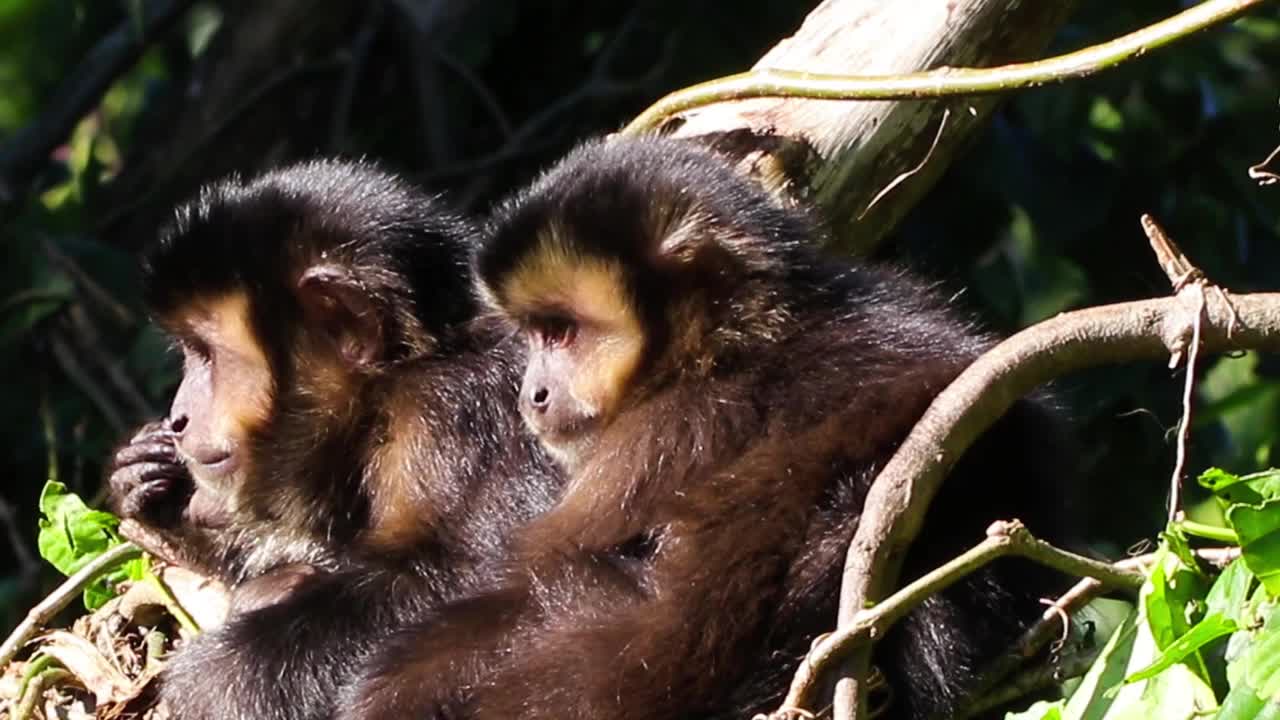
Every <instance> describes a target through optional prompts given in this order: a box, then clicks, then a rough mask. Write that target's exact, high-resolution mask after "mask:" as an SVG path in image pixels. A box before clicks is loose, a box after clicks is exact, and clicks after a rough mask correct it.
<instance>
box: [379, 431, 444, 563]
mask: <svg viewBox="0 0 1280 720" xmlns="http://www.w3.org/2000/svg"><path fill="white" fill-rule="evenodd" d="M397 410H400V412H397ZM389 411H390V413H391V417H392V420H391V426H390V427H388V428H387V435H388V437H387V438H386V440H385V441H384V442H383V443H382V445H381V446H380V447H379V448H378V449H377V450H376V451H374V453H373V456H372V457H371V458H370V462H369V467H368V468H367V469H366V471H365V476H366V478H367V479H368V480H370V481H371V483H373V486H372V487H371V488H370V490H371V492H370V497H371V499H372V501H373V504H372V506H371V507H370V508H369V515H370V517H369V530H368V532H367V534H366V535H365V542H366V543H367V544H368V545H369V546H370V547H373V548H375V549H377V548H385V549H386V550H388V551H391V550H401V549H404V548H406V547H410V546H412V545H415V544H416V542H417V540H418V539H419V538H420V537H421V536H422V534H423V532H424V531H426V530H430V529H431V528H433V527H434V526H435V524H436V518H434V517H431V516H430V514H429V512H430V510H431V509H432V508H434V507H435V503H436V499H435V498H428V497H422V496H421V495H422V493H423V490H424V488H429V487H431V486H432V485H433V482H432V481H433V478H439V477H444V473H447V472H450V469H449V468H445V467H430V466H427V467H424V465H423V462H422V461H423V460H424V459H433V460H434V459H436V458H437V455H436V454H435V453H433V452H431V449H430V447H428V445H429V444H430V443H432V442H433V438H432V437H431V433H430V432H429V426H428V425H427V424H426V423H425V422H424V420H423V418H422V416H421V414H420V413H421V409H420V408H416V409H415V408H396V407H392V408H389Z"/></svg>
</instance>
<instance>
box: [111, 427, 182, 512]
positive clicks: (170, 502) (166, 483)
mask: <svg viewBox="0 0 1280 720" xmlns="http://www.w3.org/2000/svg"><path fill="white" fill-rule="evenodd" d="M108 484H109V486H110V488H111V505H112V507H113V508H114V509H115V511H116V512H117V513H118V514H119V515H120V516H121V517H123V518H126V519H130V520H136V521H137V522H139V523H141V524H143V525H147V526H150V527H153V528H157V529H167V528H173V527H175V526H176V525H177V524H178V523H180V522H181V521H182V515H183V511H184V510H185V508H186V506H187V503H188V502H189V501H190V500H191V496H192V494H193V493H194V492H195V481H194V480H193V479H192V477H191V473H190V471H188V470H187V467H186V465H184V464H183V462H182V459H181V458H180V457H178V447H177V436H176V435H175V434H174V432H173V431H172V430H170V429H169V427H168V425H167V423H166V422H165V421H164V420H157V421H155V422H151V423H147V424H146V425H143V426H142V429H141V430H139V431H138V433H137V434H136V435H134V436H133V439H131V440H130V441H129V442H128V443H127V444H125V446H124V447H122V448H120V450H118V451H117V452H116V455H115V457H114V458H113V459H112V462H111V474H110V477H109V478H108Z"/></svg>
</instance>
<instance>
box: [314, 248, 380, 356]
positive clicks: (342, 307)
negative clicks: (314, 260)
mask: <svg viewBox="0 0 1280 720" xmlns="http://www.w3.org/2000/svg"><path fill="white" fill-rule="evenodd" d="M298 301H299V302H300V303H301V304H302V310H303V312H304V313H305V315H306V319H307V324H308V325H309V326H310V327H312V328H315V329H316V330H319V331H320V332H322V333H324V334H325V335H327V336H328V337H329V338H330V339H331V340H333V342H334V344H335V346H336V347H337V348H338V352H339V353H340V354H341V355H342V357H343V359H344V360H346V361H347V362H348V363H351V364H352V365H355V366H360V367H367V366H369V365H372V364H374V363H376V362H378V361H379V360H381V359H382V356H383V349H384V348H383V345H384V342H385V340H384V337H383V317H382V309H381V307H380V306H379V304H378V302H377V300H376V299H375V298H374V297H373V296H372V295H370V294H369V292H368V290H366V289H365V288H364V287H363V286H362V285H361V284H360V282H359V281H358V280H356V278H355V277H354V276H353V275H352V274H351V272H350V271H348V270H347V269H346V268H344V267H342V266H340V265H313V266H312V267H309V268H307V270H306V272H304V273H303V274H302V277H301V278H299V279H298Z"/></svg>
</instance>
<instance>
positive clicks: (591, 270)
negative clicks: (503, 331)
mask: <svg viewBox="0 0 1280 720" xmlns="http://www.w3.org/2000/svg"><path fill="white" fill-rule="evenodd" d="M563 232H564V231H563V230H562V229H558V228H555V227H552V228H549V229H548V230H547V231H546V232H545V233H544V235H543V239H542V242H540V243H539V245H538V251H537V252H535V253H531V254H530V255H528V256H526V257H524V258H522V259H521V260H520V263H519V265H517V267H516V269H515V270H514V271H513V272H512V274H511V276H510V277H508V278H506V279H504V280H503V282H502V284H501V286H500V287H499V288H497V289H496V290H495V291H493V292H492V293H490V294H491V295H493V296H496V297H499V298H501V301H500V302H501V304H502V306H503V307H504V308H506V310H507V312H508V313H509V314H510V315H511V316H513V317H521V318H530V317H538V316H542V315H547V314H554V313H557V312H566V311H569V310H571V311H572V313H573V317H574V321H575V322H576V323H577V324H578V325H580V326H583V327H584V328H587V329H588V330H589V331H590V333H591V337H592V338H593V341H594V342H593V344H592V346H591V347H590V348H589V350H588V354H586V355H585V356H583V357H582V358H581V359H580V365H579V371H578V373H577V374H576V375H575V376H574V377H573V378H571V379H570V382H569V383H568V389H569V392H570V394H571V395H572V396H573V397H574V399H575V400H577V401H578V402H579V403H580V404H581V405H582V406H583V407H585V408H588V409H589V410H588V412H589V414H590V416H591V417H592V418H593V419H595V420H597V421H599V422H608V420H609V419H610V418H612V416H613V415H614V413H615V412H617V409H618V408H617V405H618V401H619V400H620V399H621V395H622V391H623V390H624V389H625V388H627V387H630V386H631V385H632V381H633V376H634V374H635V373H636V371H637V370H638V368H639V366H640V363H641V361H642V359H643V353H644V350H645V333H644V329H643V327H642V326H641V321H640V318H639V317H638V316H637V314H636V311H635V305H634V302H633V301H632V300H631V299H630V297H629V295H628V289H627V286H626V283H625V278H626V274H625V270H624V269H623V268H622V267H621V266H620V265H619V264H618V263H616V262H611V261H607V260H602V259H598V258H593V257H591V256H587V255H579V254H577V253H575V252H574V246H573V242H572V239H570V238H565V237H563V236H562V233H563ZM570 442H571V443H572V441H570ZM544 444H546V445H547V446H548V449H549V450H550V451H551V452H553V453H554V454H556V455H557V457H558V458H559V459H560V460H561V461H562V462H564V463H566V464H571V463H572V462H573V460H574V456H576V455H577V454H580V453H581V452H582V450H581V449H580V448H577V447H576V443H573V445H572V446H565V445H561V444H558V443H555V442H552V441H550V440H549V439H547V438H544Z"/></svg>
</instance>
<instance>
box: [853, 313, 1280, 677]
mask: <svg viewBox="0 0 1280 720" xmlns="http://www.w3.org/2000/svg"><path fill="white" fill-rule="evenodd" d="M1195 309H1196V308H1194V307H1191V306H1190V303H1188V301H1187V298H1186V297H1185V296H1183V295H1179V296H1176V297H1170V298H1161V299H1156V300H1142V301H1138V302H1129V303H1120V304H1116V305H1104V306H1101V307H1095V308H1089V309H1086V310H1079V311H1076V312H1070V313H1064V314H1062V315H1059V316H1057V317H1055V318H1052V319H1050V320H1046V321H1045V322H1042V323H1040V324H1038V325H1035V326H1033V327H1031V328H1028V329H1026V330H1023V331H1022V332H1020V333H1018V334H1017V335H1014V336H1013V337H1011V338H1009V339H1008V340H1006V341H1004V342H1002V343H1000V344H999V345H997V346H996V347H995V348H994V349H992V350H991V351H990V352H988V353H986V354H985V355H983V356H982V357H981V358H979V359H978V361H977V362H975V363H974V364H973V365H971V366H970V367H969V368H968V369H967V370H965V371H964V372H963V373H961V375H960V377H958V378H957V379H956V380H955V382H953V383H952V384H951V385H950V386H949V387H948V388H947V389H946V390H944V391H943V392H942V394H940V395H939V396H938V397H937V399H935V400H934V402H933V404H932V405H930V406H929V409H928V410H927V411H926V412H925V414H924V416H923V417H922V418H921V419H920V422H919V423H917V424H916V426H915V429H914V430H912V431H911V434H910V435H909V436H908V437H907V440H906V441H905V442H904V443H903V444H902V446H901V447H900V448H899V449H898V452H897V453H896V454H895V455H894V456H893V459H892V460H890V461H889V464H888V465H886V466H885V468H884V470H883V471H882V472H881V473H880V476H879V477H878V478H876V481H875V483H874V485H873V486H872V488H871V491H870V493H869V494H868V495H867V500H866V504H865V505H864V506H863V512H862V521H861V522H860V524H859V525H858V530H857V533H856V534H855V536H854V540H853V543H852V544H851V545H850V546H849V554H848V557H847V558H846V562H845V568H844V587H843V588H842V591H841V597H840V625H841V626H844V625H847V624H849V623H851V622H853V621H854V619H855V618H856V616H857V614H858V612H859V611H860V610H861V609H862V608H864V607H866V605H867V603H868V602H869V601H874V600H876V599H879V598H882V597H884V595H885V591H886V590H887V589H888V588H890V587H892V584H893V583H894V581H895V580H896V577H895V575H896V573H895V571H894V568H896V567H897V564H898V562H899V561H900V560H901V557H902V556H903V555H904V554H905V552H906V549H907V547H908V546H909V544H910V543H911V540H912V539H913V538H914V537H915V536H916V534H917V533H918V532H919V530H920V526H921V523H922V521H923V518H924V514H925V511H926V510H927V509H928V507H929V503H930V501H931V500H932V499H933V496H934V495H935V494H936V492H937V490H938V488H939V487H940V486H941V484H942V480H943V478H944V477H945V476H946V474H947V472H948V471H949V470H950V469H951V467H952V465H954V464H955V462H956V461H957V460H958V459H959V458H960V456H961V454H962V453H963V452H964V451H965V450H966V449H967V448H968V447H969V445H970V444H972V443H973V441H974V440H976V439H977V438H978V436H980V435H981V434H982V433H983V432H984V431H986V429H987V428H988V427H990V426H991V424H992V423H993V422H995V421H996V419H998V418H999V417H1000V416H1001V415H1003V414H1004V412H1005V411H1006V410H1008V409H1009V407H1010V406H1012V405H1013V403H1014V402H1016V401H1017V400H1018V399H1019V398H1021V397H1022V396H1024V395H1025V394H1027V393H1028V392H1030V391H1031V390H1033V389H1034V388H1036V387H1037V386H1039V385H1041V384H1043V383H1045V382H1047V381H1049V380H1052V379H1054V378H1057V377H1061V376H1063V375H1066V374H1068V373H1071V372H1074V371H1077V370H1083V369H1085V368H1091V367H1096V366H1098V365H1103V364H1112V363H1123V362H1131V361H1135V360H1151V359H1156V358H1161V357H1167V356H1168V355H1170V354H1171V353H1173V352H1180V351H1182V350H1183V349H1185V346H1186V342H1187V337H1186V333H1187V330H1188V328H1190V327H1191V323H1190V321H1189V315H1190V314H1191V313H1193V312H1194V311H1195ZM1233 309H1234V312H1233ZM1203 320H1204V324H1203V326H1202V334H1201V337H1200V340H1201V343H1202V346H1203V349H1204V350H1205V351H1208V352H1226V351H1231V350H1241V349H1252V350H1268V351H1273V352H1280V293H1258V294H1252V295H1233V296H1231V298H1230V303H1229V304H1228V303H1227V302H1226V301H1225V299H1224V298H1222V297H1218V296H1217V293H1209V294H1208V295H1207V297H1206V302H1205V316H1204V318H1203ZM1233 324H1234V331H1233V332H1230V333H1229V331H1228V328H1229V327H1230V326H1232V325H1233ZM868 650H869V648H866V647H862V648H859V649H858V650H857V652H856V653H855V654H854V658H853V661H852V667H851V671H850V675H849V676H847V677H846V679H845V680H843V681H842V683H856V682H857V680H856V678H859V677H865V669H866V665H867V663H868V661H869V654H868ZM860 673H861V674H860Z"/></svg>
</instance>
